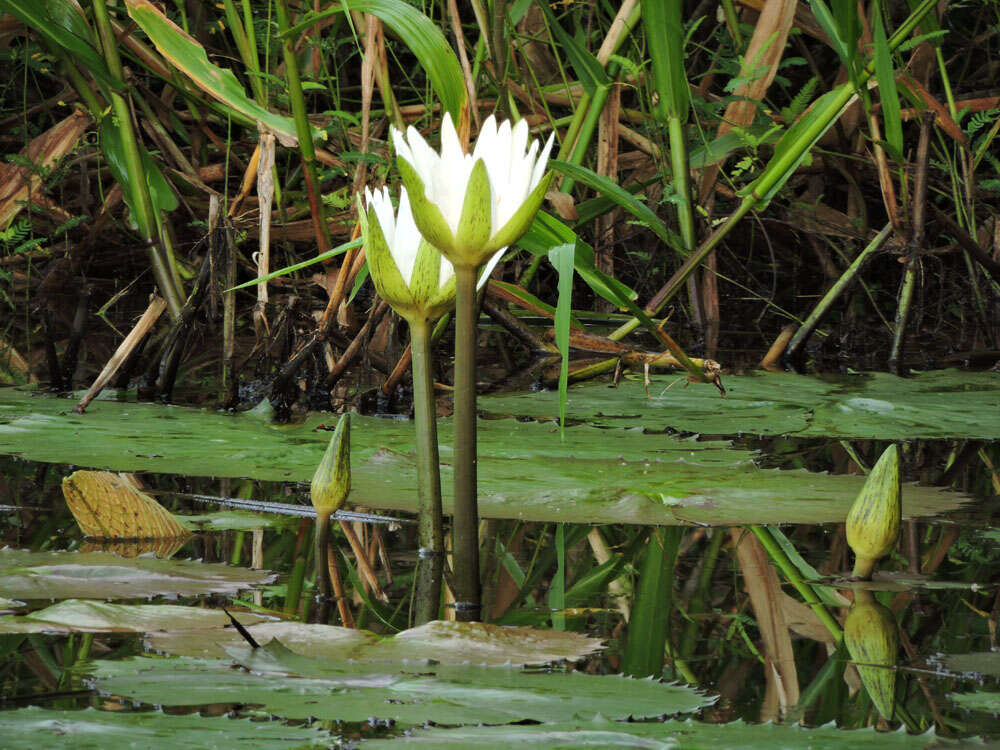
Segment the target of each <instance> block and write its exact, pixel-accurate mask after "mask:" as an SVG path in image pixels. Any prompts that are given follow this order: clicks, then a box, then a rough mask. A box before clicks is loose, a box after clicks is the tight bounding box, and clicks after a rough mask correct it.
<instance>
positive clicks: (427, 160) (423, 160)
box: [406, 126, 441, 200]
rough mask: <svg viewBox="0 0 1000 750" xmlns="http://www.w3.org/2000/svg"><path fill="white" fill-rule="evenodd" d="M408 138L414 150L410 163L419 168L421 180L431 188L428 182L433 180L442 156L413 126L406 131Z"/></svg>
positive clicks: (418, 172) (426, 186)
mask: <svg viewBox="0 0 1000 750" xmlns="http://www.w3.org/2000/svg"><path fill="white" fill-rule="evenodd" d="M406 140H407V143H409V144H410V150H411V151H412V152H413V161H411V162H410V164H412V165H413V168H414V169H416V170H417V175H418V176H419V177H420V180H421V182H423V183H424V187H425V188H429V185H428V183H430V182H433V180H434V172H435V170H436V168H437V165H438V162H439V161H440V160H441V157H440V156H438V154H437V152H436V151H435V150H434V149H432V148H431V147H430V146H428V145H427V141H425V140H424V138H423V136H422V135H420V133H419V132H418V131H417V129H416V128H414V127H412V126H411V127H410V128H409V129H408V130H407V131H406ZM428 198H430V196H429V195H428ZM431 200H433V198H431Z"/></svg>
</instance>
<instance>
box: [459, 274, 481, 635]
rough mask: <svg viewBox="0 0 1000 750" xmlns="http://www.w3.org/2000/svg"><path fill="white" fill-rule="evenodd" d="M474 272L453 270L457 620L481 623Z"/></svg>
mask: <svg viewBox="0 0 1000 750" xmlns="http://www.w3.org/2000/svg"><path fill="white" fill-rule="evenodd" d="M477 271H478V269H476V268H475V267H474V266H458V265H456V266H455V397H454V398H455V416H454V420H455V454H454V455H455V459H454V460H455V466H454V474H455V510H454V516H453V520H452V549H453V555H454V571H455V589H456V591H455V616H456V618H457V619H458V620H459V621H460V622H477V621H479V619H480V614H479V607H480V584H479V507H478V504H477V489H476V469H477V466H476V463H477V459H476V317H477V312H478V307H477V300H476V280H477V276H478V273H477Z"/></svg>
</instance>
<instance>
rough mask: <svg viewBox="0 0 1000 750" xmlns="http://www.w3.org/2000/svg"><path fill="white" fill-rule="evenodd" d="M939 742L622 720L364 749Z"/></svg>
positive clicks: (767, 749) (436, 735) (441, 732)
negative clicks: (422, 746)
mask: <svg viewBox="0 0 1000 750" xmlns="http://www.w3.org/2000/svg"><path fill="white" fill-rule="evenodd" d="M936 742H937V737H936V736H935V735H934V733H933V732H927V733H925V734H921V735H908V734H906V732H905V731H904V730H902V729H901V730H899V731H896V732H876V731H875V730H874V729H854V730H843V729H837V728H836V727H834V726H832V725H827V726H824V727H818V728H814V729H807V728H805V727H800V726H795V725H793V726H780V725H777V724H746V723H744V722H742V721H734V722H732V723H730V724H704V723H701V722H697V721H694V720H691V719H688V720H687V721H676V720H675V721H665V722H629V723H625V722H620V721H608V720H606V719H596V720H594V721H578V722H572V723H565V724H536V725H531V726H524V725H521V726H505V727H459V728H457V729H414V730H412V731H410V732H407V734H406V736H403V737H397V738H394V739H385V740H373V741H371V742H366V743H365V747H368V748H373V750H380V749H381V748H385V749H386V750H391V749H392V748H396V747H400V746H408V745H415V746H419V745H424V746H425V747H489V748H495V747H519V746H522V745H527V746H530V747H532V748H539V749H541V748H559V747H574V748H580V747H632V748H659V749H662V750H667V748H671V749H672V748H685V749H686V748H691V749H692V750H693V749H695V748H697V749H698V750H715V749H716V748H740V749H741V750H755V749H757V748H760V750H784V749H785V748H788V749H789V750H805V749H806V748H808V750H854V749H855V748H863V747H873V748H875V747H877V748H880V750H881V749H882V748H897V747H898V748H901V750H903V749H907V750H908V749H909V748H920V747H928V746H930V745H933V744H934V743H936Z"/></svg>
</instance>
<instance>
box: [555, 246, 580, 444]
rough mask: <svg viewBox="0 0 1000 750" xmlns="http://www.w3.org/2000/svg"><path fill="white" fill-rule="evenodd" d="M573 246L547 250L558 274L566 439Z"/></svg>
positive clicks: (561, 423)
mask: <svg viewBox="0 0 1000 750" xmlns="http://www.w3.org/2000/svg"><path fill="white" fill-rule="evenodd" d="M575 258H576V253H575V248H574V246H573V245H560V246H559V247H554V248H552V249H551V250H549V262H550V263H551V264H552V265H553V267H555V269H556V272H557V273H558V274H559V284H558V289H559V301H558V302H557V303H556V315H555V321H554V324H555V333H556V346H558V347H559V354H560V355H561V356H562V363H561V365H560V367H559V434H560V437H561V438H562V439H564V440H565V438H566V432H565V430H566V389H567V387H568V386H569V319H570V313H571V311H572V309H573V306H572V301H573V261H574V259H575Z"/></svg>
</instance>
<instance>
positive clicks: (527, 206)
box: [483, 172, 554, 258]
mask: <svg viewBox="0 0 1000 750" xmlns="http://www.w3.org/2000/svg"><path fill="white" fill-rule="evenodd" d="M553 175H554V173H553V172H549V173H548V174H546V175H545V176H544V177H542V179H541V181H540V182H539V183H538V184H537V185H536V186H535V189H534V190H532V191H531V193H530V194H529V195H528V197H527V198H526V199H525V201H524V203H522V204H521V207H520V208H519V209H517V213H515V214H514V215H513V216H511V217H510V219H508V221H507V223H506V224H504V225H503V226H502V227H501V228H500V229H499V230H498V231H496V233H495V234H494V235H493V236H492V237H490V240H489V242H488V243H487V244H486V246H485V247H484V248H483V254H484V255H485V256H486V258H489V256H491V255H493V253H495V252H496V251H497V250H499V249H500V248H502V247H510V246H511V245H513V244H514V243H515V242H517V241H518V240H519V239H521V237H522V236H524V233H525V232H527V231H528V227H530V226H531V222H533V221H534V220H535V216H536V215H537V214H538V209H540V208H541V207H542V201H544V200H545V194H546V193H547V192H548V191H549V183H550V182H552V177H553Z"/></svg>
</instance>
